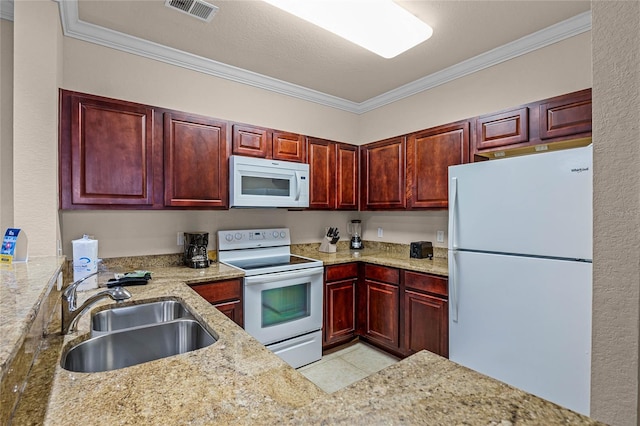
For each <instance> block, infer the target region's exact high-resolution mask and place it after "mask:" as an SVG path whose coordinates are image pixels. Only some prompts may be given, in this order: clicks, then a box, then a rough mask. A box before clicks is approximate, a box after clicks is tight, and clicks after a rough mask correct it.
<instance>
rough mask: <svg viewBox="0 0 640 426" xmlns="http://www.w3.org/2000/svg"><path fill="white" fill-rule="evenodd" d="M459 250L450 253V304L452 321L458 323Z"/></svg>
mask: <svg viewBox="0 0 640 426" xmlns="http://www.w3.org/2000/svg"><path fill="white" fill-rule="evenodd" d="M457 257H458V251H457V250H451V251H450V252H449V259H450V260H449V302H450V303H451V321H453V322H458V280H457V279H456V268H457V266H456V260H457Z"/></svg>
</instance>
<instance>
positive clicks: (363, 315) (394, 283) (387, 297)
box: [358, 264, 400, 355]
mask: <svg viewBox="0 0 640 426" xmlns="http://www.w3.org/2000/svg"><path fill="white" fill-rule="evenodd" d="M362 278H363V279H362V281H361V286H360V288H359V300H358V302H359V306H358V312H359V316H358V322H359V324H358V329H359V332H360V335H361V336H363V337H364V338H365V340H367V341H369V342H371V343H373V344H375V345H377V346H381V347H383V348H384V349H387V350H389V351H390V352H392V353H394V354H396V355H398V354H399V352H400V271H399V270H398V269H395V268H388V267H384V266H378V265H370V264H365V265H364V273H363V277H362Z"/></svg>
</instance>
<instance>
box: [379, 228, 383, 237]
mask: <svg viewBox="0 0 640 426" xmlns="http://www.w3.org/2000/svg"><path fill="white" fill-rule="evenodd" d="M378 238H382V228H378Z"/></svg>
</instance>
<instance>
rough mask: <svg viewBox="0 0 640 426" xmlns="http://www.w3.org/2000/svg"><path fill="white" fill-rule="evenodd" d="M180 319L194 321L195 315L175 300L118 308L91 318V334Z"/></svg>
mask: <svg viewBox="0 0 640 426" xmlns="http://www.w3.org/2000/svg"><path fill="white" fill-rule="evenodd" d="M179 318H190V319H193V314H191V312H190V311H189V310H188V309H187V308H186V306H184V305H183V304H182V303H180V302H178V301H175V300H163V301H160V302H149V303H143V304H140V305H133V306H125V307H121V308H120V307H116V308H112V309H107V310H104V311H100V312H98V313H96V314H94V315H93V316H92V317H91V334H92V335H98V334H102V333H109V332H112V331H118V330H123V329H126V328H132V327H139V326H142V325H151V324H158V323H163V322H167V321H173V320H175V319H179Z"/></svg>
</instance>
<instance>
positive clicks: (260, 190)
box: [233, 170, 299, 207]
mask: <svg viewBox="0 0 640 426" xmlns="http://www.w3.org/2000/svg"><path fill="white" fill-rule="evenodd" d="M237 180H238V182H237V187H236V188H235V189H234V193H233V197H234V201H233V205H234V206H239V207H286V206H292V205H294V203H295V202H296V201H297V198H299V195H298V192H297V190H296V187H297V186H298V185H297V179H296V175H295V172H289V171H285V172H284V173H277V172H275V171H274V170H270V171H268V172H263V171H255V170H251V171H249V170H243V171H240V173H239V174H238V176H237Z"/></svg>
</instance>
